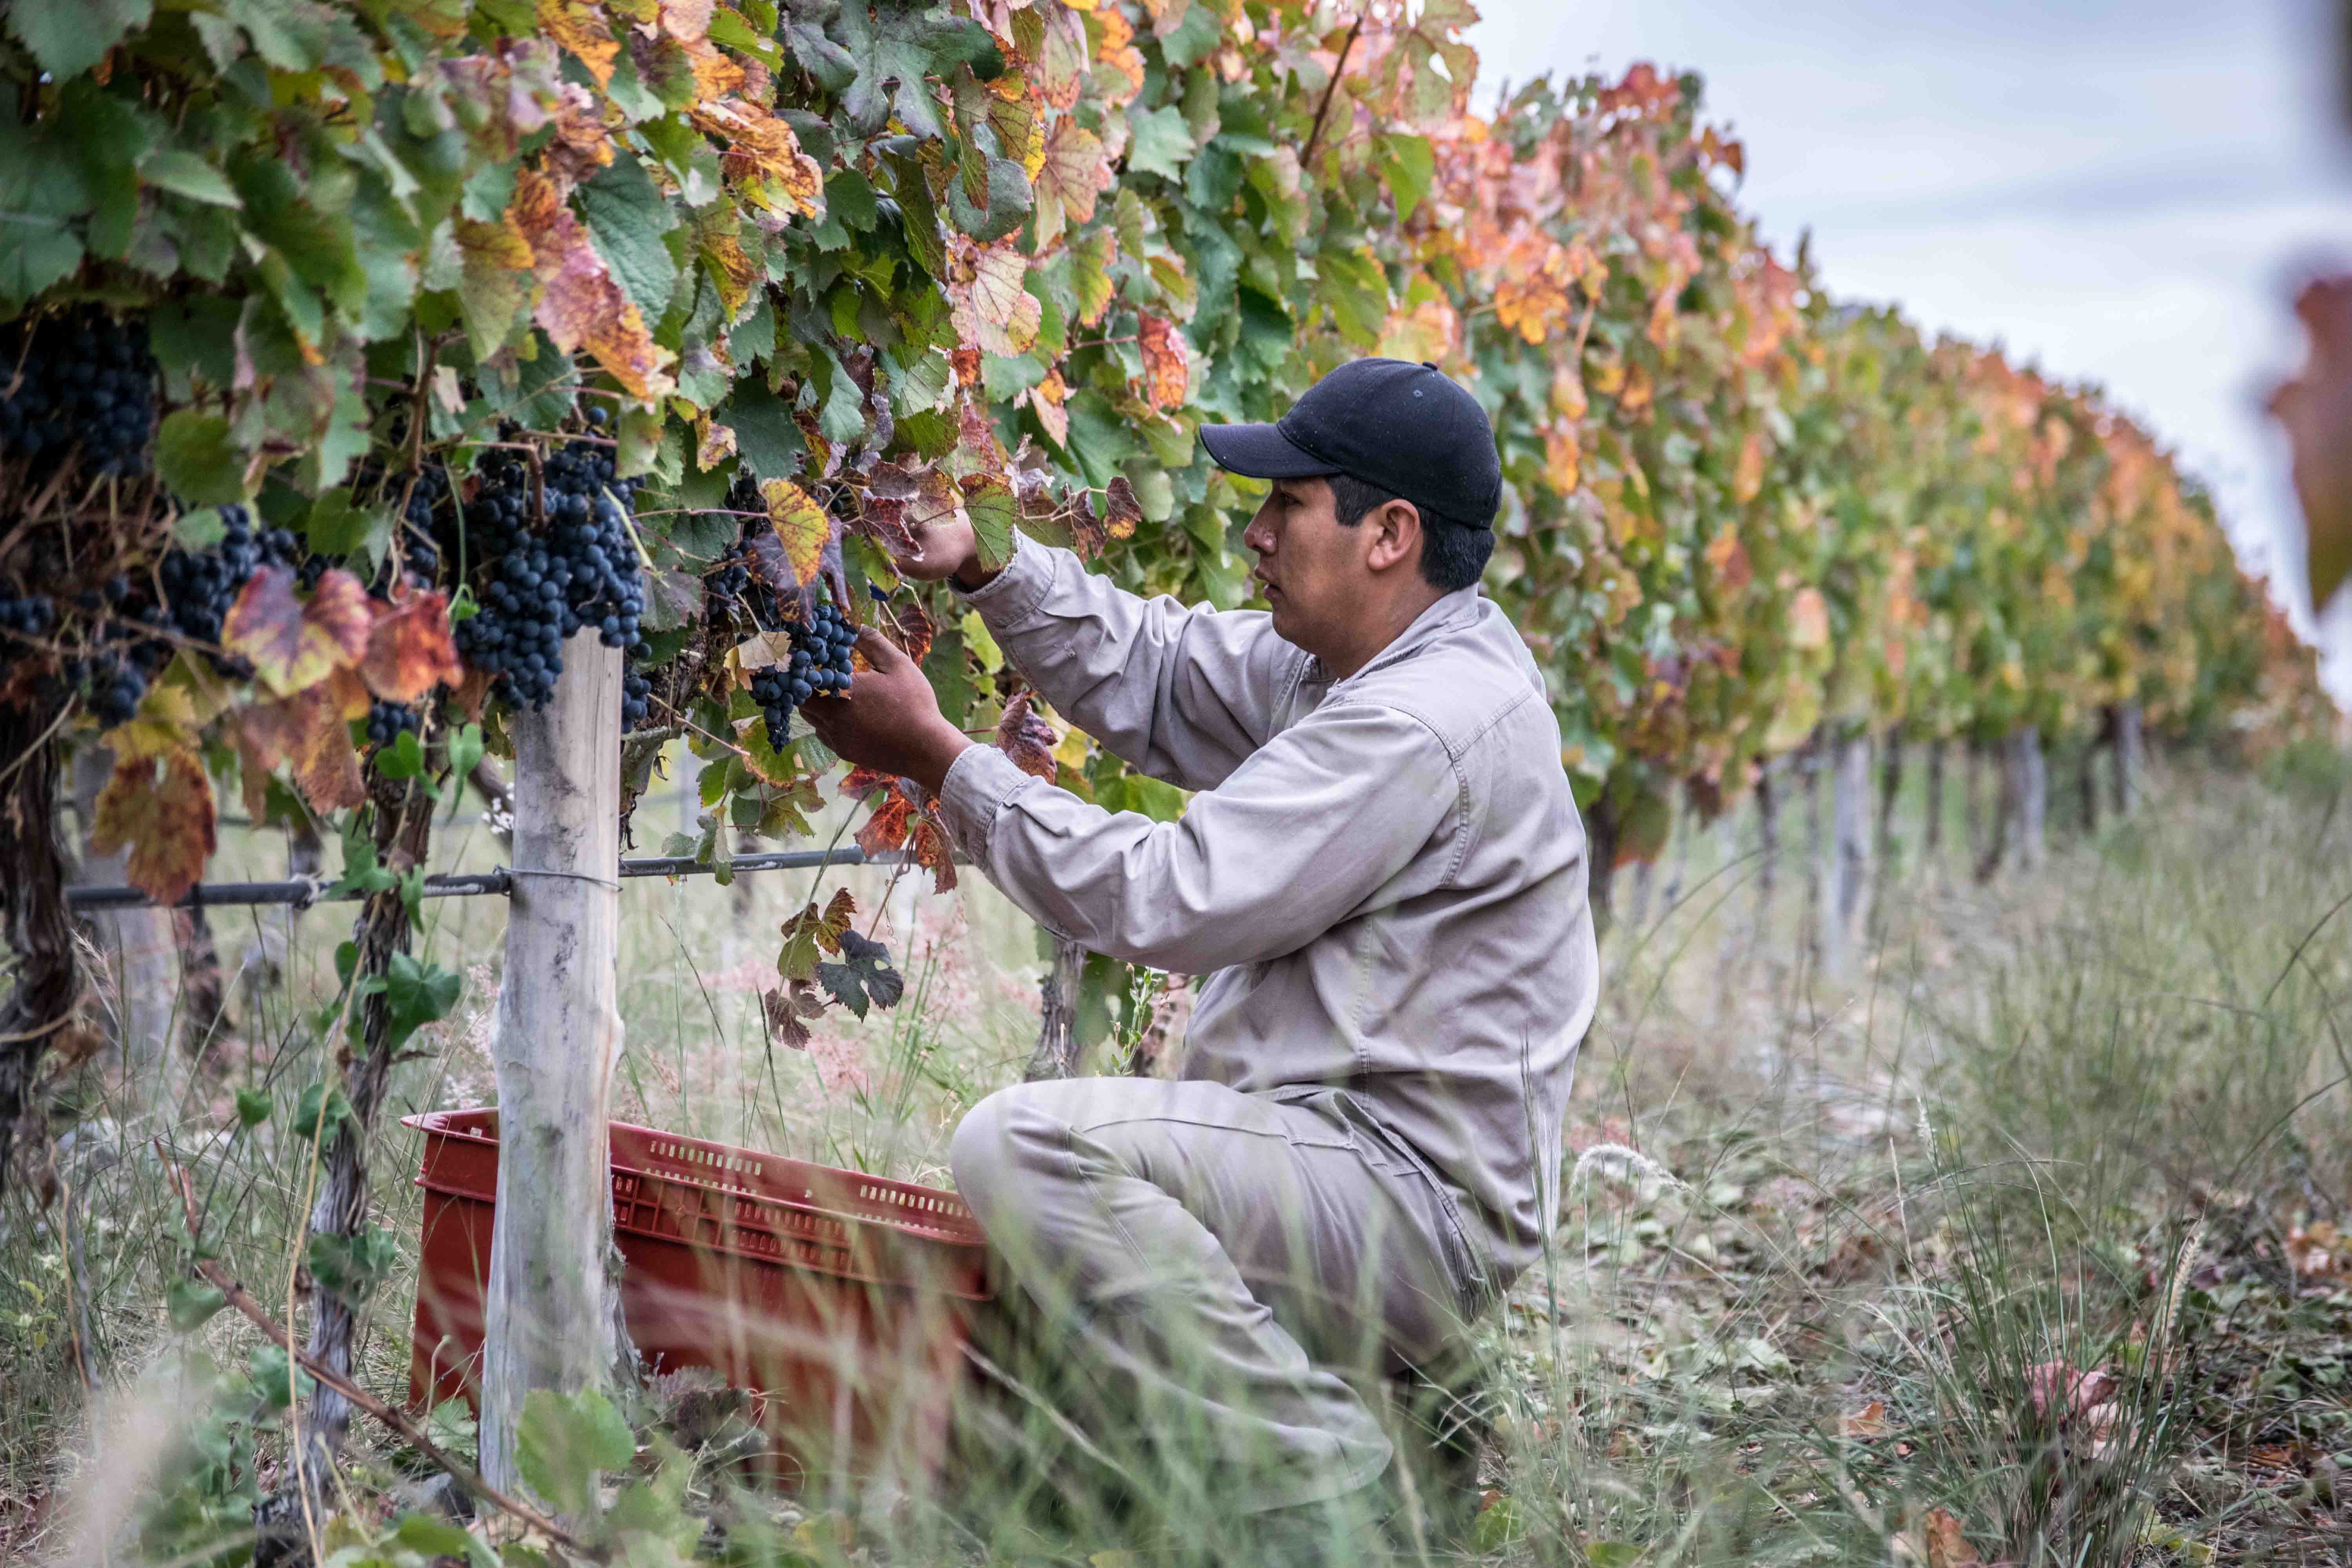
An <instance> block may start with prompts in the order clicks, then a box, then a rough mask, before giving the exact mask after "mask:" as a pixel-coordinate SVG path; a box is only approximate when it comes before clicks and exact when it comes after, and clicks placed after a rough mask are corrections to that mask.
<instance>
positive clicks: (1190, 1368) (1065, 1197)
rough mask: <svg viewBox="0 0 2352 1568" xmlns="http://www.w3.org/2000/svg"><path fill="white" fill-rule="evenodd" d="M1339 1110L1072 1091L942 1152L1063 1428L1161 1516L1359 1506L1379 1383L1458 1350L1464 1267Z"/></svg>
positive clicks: (1333, 1097) (1008, 1107) (1315, 1096)
mask: <svg viewBox="0 0 2352 1568" xmlns="http://www.w3.org/2000/svg"><path fill="white" fill-rule="evenodd" d="M1350 1111H1351V1108H1350V1106H1349V1103H1348V1101H1347V1100H1346V1097H1345V1096H1344V1095H1341V1094H1339V1093H1337V1092H1336V1091H1330V1090H1305V1091H1286V1092H1285V1093H1284V1094H1283V1095H1282V1096H1281V1097H1279V1098H1277V1097H1276V1096H1273V1095H1264V1094H1242V1093H1238V1092H1236V1091H1235V1090H1234V1089H1227V1088H1225V1087H1224V1086H1223V1085H1222V1084H1215V1083H1206V1082H1184V1083H1171V1082H1166V1081H1161V1080H1157V1079H1064V1080H1059V1081H1054V1082H1046V1083H1033V1084H1024V1085H1022V1086H1020V1087H1018V1088H1014V1089H1003V1090H1001V1091H999V1092H998V1093H996V1094H992V1095H991V1096H990V1097H989V1098H988V1099H986V1100H982V1102H981V1103H980V1104H979V1105H978V1106H976V1107H974V1108H973V1110H972V1111H971V1114H970V1115H969V1116H967V1117H966V1118H965V1119H964V1121H963V1124H962V1125H961V1127H959V1128H958V1129H957V1130H956V1134H955V1141H954V1145H953V1149H952V1152H951V1153H950V1159H951V1161H952V1163H953V1164H954V1168H955V1178H956V1185H957V1186H958V1188H959V1189H960V1190H961V1192H962V1194H963V1196H964V1199H965V1201H966V1202H967V1203H969V1204H970V1205H971V1207H972V1210H973V1212H974V1213H975V1214H977V1215H979V1217H980V1221H981V1224H982V1226H985V1227H986V1229H987V1231H988V1236H989V1239H990V1242H991V1243H992V1246H993V1247H995V1248H996V1250H997V1251H998V1252H999V1253H1000V1254H1001V1255H1002V1258H1003V1263H1004V1266H1005V1268H1006V1269H1007V1270H1008V1271H1009V1273H1010V1274H1011V1276H1012V1278H1013V1281H1014V1282H1015V1283H1017V1284H1018V1286H1019V1287H1020V1289H1021V1291H1022V1292H1023V1293H1024V1295H1025V1296H1027V1297H1028V1298H1029V1299H1030V1300H1031V1302H1032V1303H1033V1304H1034V1307H1035V1308H1036V1309H1037V1310H1038V1311H1039V1312H1040V1314H1041V1317H1042V1320H1043V1323H1042V1333H1043V1335H1044V1336H1045V1339H1046V1341H1047V1342H1048V1344H1049V1346H1050V1347H1051V1348H1050V1350H1049V1352H1048V1354H1049V1355H1051V1356H1052V1357H1053V1358H1054V1359H1055V1363H1056V1367H1055V1370H1056V1373H1057V1375H1058V1376H1059V1378H1060V1379H1061V1381H1062V1382H1063V1384H1064V1385H1065V1386H1072V1387H1076V1388H1078V1389H1081V1390H1083V1391H1084V1394H1083V1397H1084V1400H1085V1405H1086V1406H1087V1408H1085V1409H1082V1410H1081V1409H1073V1410H1072V1411H1071V1412H1070V1414H1071V1415H1074V1416H1075V1417H1076V1419H1077V1420H1078V1422H1079V1424H1080V1425H1081V1426H1083V1427H1085V1428H1087V1430H1088V1432H1089V1435H1090V1436H1093V1437H1094V1438H1095V1439H1096V1441H1097V1443H1098V1444H1099V1445H1100V1446H1101V1447H1103V1448H1104V1449H1106V1450H1107V1451H1108V1452H1109V1453H1111V1454H1113V1455H1115V1456H1117V1457H1118V1460H1119V1462H1121V1463H1122V1464H1124V1465H1129V1466H1136V1467H1139V1468H1141V1469H1143V1470H1144V1471H1146V1472H1152V1471H1157V1472H1159V1473H1157V1474H1150V1473H1147V1474H1146V1475H1145V1476H1144V1477H1143V1478H1142V1479H1145V1480H1146V1482H1147V1483H1148V1484H1149V1485H1150V1486H1151V1487H1152V1488H1153V1489H1154V1491H1155V1493H1156V1494H1157V1495H1161V1496H1173V1495H1175V1494H1177V1493H1181V1492H1192V1491H1194V1490H1195V1489H1199V1490H1200V1492H1201V1493H1202V1495H1203V1496H1205V1497H1208V1498H1210V1499H1213V1501H1214V1506H1216V1507H1218V1508H1220V1509H1221V1510H1225V1511H1230V1512H1234V1513H1252V1512H1257V1511H1262V1510H1267V1509H1274V1508H1282V1507H1288V1506H1293V1505H1297V1504H1300V1503H1307V1502H1314V1501H1318V1500H1323V1499H1327V1498H1332V1497H1337V1496H1339V1495H1341V1494H1343V1493H1346V1492H1349V1491H1351V1490H1353V1489H1357V1488H1360V1487H1362V1486H1365V1485H1367V1484H1369V1483H1370V1482H1371V1481H1372V1480H1373V1479H1375V1478H1377V1477H1378V1476H1379V1475H1380V1474H1381V1471H1382V1469H1383V1468H1386V1467H1387V1465H1388V1463H1389V1460H1390V1458H1391V1447H1390V1442H1389V1438H1388V1436H1386V1434H1385V1433H1384V1432H1383V1430H1382V1428H1381V1423H1380V1421H1379V1420H1378V1419H1377V1418H1376V1417H1375V1416H1374V1415H1373V1409H1372V1405H1373V1402H1374V1401H1376V1400H1377V1398H1378V1393H1377V1387H1376V1384H1377V1380H1378V1378H1379V1377H1380V1376H1381V1374H1383V1373H1398V1372H1401V1371H1402V1370H1404V1369H1405V1368H1408V1367H1420V1368H1424V1369H1426V1368H1428V1367H1430V1366H1431V1365H1432V1364H1433V1363H1437V1362H1440V1361H1441V1360H1443V1359H1444V1357H1445V1356H1446V1354H1447V1352H1449V1351H1451V1350H1454V1349H1455V1348H1456V1347H1458V1345H1459V1343H1460V1342H1461V1339H1462V1333H1461V1330H1462V1325H1463V1322H1464V1320H1465V1317H1466V1315H1467V1312H1468V1310H1470V1309H1471V1307H1472V1305H1473V1303H1474V1302H1475V1300H1476V1297H1477V1295H1478V1294H1479V1291H1478V1290H1477V1289H1476V1288H1475V1285H1474V1283H1473V1280H1474V1279H1475V1274H1476V1269H1477V1265H1476V1263H1475V1256H1476V1255H1475V1254H1474V1253H1473V1252H1472V1251H1471V1250H1470V1248H1469V1247H1468V1245H1467V1243H1466V1242H1465V1240H1464V1237H1463V1230H1462V1226H1461V1224H1460V1221H1459V1218H1458V1216H1457V1215H1456V1214H1455V1213H1454V1208H1453V1205H1452V1203H1451V1200H1450V1199H1449V1198H1448V1197H1447V1196H1446V1195H1445V1194H1444V1192H1443V1191H1442V1189H1440V1188H1439V1187H1438V1186H1437V1184H1436V1183H1435V1181H1434V1179H1433V1177H1431V1176H1429V1175H1428V1174H1427V1173H1425V1172H1423V1171H1422V1170H1420V1169H1417V1168H1416V1166H1415V1164H1414V1163H1413V1162H1412V1161H1411V1160H1410V1159H1409V1158H1408V1157H1407V1156H1406V1155H1404V1154H1403V1152H1402V1151H1400V1150H1398V1149H1396V1148H1395V1147H1393V1146H1392V1145H1391V1144H1389V1143H1388V1142H1387V1141H1386V1140H1385V1139H1383V1138H1381V1136H1380V1135H1379V1134H1378V1133H1376V1132H1374V1131H1371V1130H1370V1129H1369V1128H1367V1127H1365V1126H1363V1125H1362V1124H1361V1123H1360V1121H1358V1120H1357V1119H1356V1118H1355V1117H1354V1116H1353V1115H1351V1114H1350Z"/></svg>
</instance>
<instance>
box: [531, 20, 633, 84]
mask: <svg viewBox="0 0 2352 1568" xmlns="http://www.w3.org/2000/svg"><path fill="white" fill-rule="evenodd" d="M538 15H539V26H540V30H541V32H543V33H545V34H546V35H547V36H548V37H551V38H552V39H554V40H555V41H556V42H557V43H558V44H560V45H562V47H564V48H566V49H568V50H570V51H571V52H572V54H573V55H574V56H575V57H577V58H578V59H579V61H580V63H581V64H582V65H583V66H585V67H587V68H588V74H589V75H590V76H592V77H594V78H595V79H596V85H597V86H598V87H600V88H602V87H610V86H612V84H613V62H614V60H615V59H617V58H620V53H621V46H620V42H619V40H617V39H615V38H614V37H613V24H612V21H611V19H610V18H608V17H607V16H605V15H604V8H603V7H602V6H599V5H586V4H583V3H582V0H539V6H538Z"/></svg>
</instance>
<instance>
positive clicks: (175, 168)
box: [139, 147, 245, 207]
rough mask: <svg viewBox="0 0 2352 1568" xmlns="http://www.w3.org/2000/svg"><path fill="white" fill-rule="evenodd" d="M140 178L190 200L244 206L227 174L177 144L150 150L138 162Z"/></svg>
mask: <svg viewBox="0 0 2352 1568" xmlns="http://www.w3.org/2000/svg"><path fill="white" fill-rule="evenodd" d="M139 177H140V178H141V179H142V180H144V181H146V182H147V183H148V184H151V185H153V186H154V187H155V188H156V189H158V190H163V191H169V192H171V193H172V194H173V195H175V196H185V197H187V198H188V199H189V200H190V201H192V202H205V203H207V204H209V205H213V206H219V207H237V206H243V205H245V203H244V201H243V200H242V199H241V198H240V197H239V196H238V195H237V194H236V186H234V185H232V184H229V183H228V176H227V175H226V174H222V173H221V172H220V171H219V170H218V169H215V168H214V167H213V166H212V165H211V164H210V163H205V161H204V160H203V159H202V158H199V157H197V156H196V155H195V154H194V153H189V152H184V151H183V150H181V149H179V148H177V147H166V148H163V150H162V151H160V152H156V153H150V154H149V155H148V156H147V158H146V160H145V161H144V162H143V163H141V164H140V165H139Z"/></svg>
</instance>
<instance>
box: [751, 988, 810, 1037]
mask: <svg viewBox="0 0 2352 1568" xmlns="http://www.w3.org/2000/svg"><path fill="white" fill-rule="evenodd" d="M801 995H802V993H801V991H800V988H799V987H798V986H795V987H793V989H792V990H791V991H787V990H786V989H785V988H784V987H782V986H781V985H778V986H772V987H771V988H770V989H768V990H766V991H762V992H761V993H760V1016H761V1018H763V1019H764V1020H765V1021H766V1023H767V1026H768V1038H769V1039H771V1040H773V1041H776V1042H778V1043H779V1044H781V1045H782V1046H784V1047H786V1048H787V1049H790V1050H795V1051H804V1050H806V1049H808V1046H809V1038H810V1036H809V1026H808V1025H807V1023H806V1022H805V1021H804V1015H803V1013H802V1010H801V1009H802V1002H801V1000H800V997H801ZM811 1001H813V1002H814V998H811ZM814 1005H816V1006H817V1007H818V1008H819V1009H820V1010H822V1009H823V1007H824V1004H823V1003H822V1002H815V1004H814Z"/></svg>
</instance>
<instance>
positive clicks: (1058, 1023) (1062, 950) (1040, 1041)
mask: <svg viewBox="0 0 2352 1568" xmlns="http://www.w3.org/2000/svg"><path fill="white" fill-rule="evenodd" d="M1086 973H1087V950H1086V949H1085V948H1084V947H1083V946H1081V945H1080V944H1079V943H1077V942H1066V941H1065V940H1063V939H1062V938H1060V937H1055V939H1054V967H1053V968H1052V969H1050V970H1048V971H1046V973H1045V982H1044V984H1042V985H1041V986H1040V988H1039V989H1040V992H1041V994H1040V997H1039V1004H1040V1005H1039V1006H1038V1009H1037V1014H1038V1017H1037V1049H1036V1050H1035V1052H1034V1053H1033V1054H1032V1055H1031V1056H1030V1058H1029V1068H1028V1070H1027V1071H1026V1072H1024V1073H1023V1074H1022V1075H1021V1076H1022V1078H1023V1079H1024V1080H1025V1081H1027V1082H1030V1083H1035V1082H1036V1081H1037V1080H1038V1079H1048V1078H1068V1077H1070V1076H1071V1075H1073V1074H1074V1073H1076V1071H1077V1070H1078V987H1079V985H1080V984H1083V983H1084V981H1085V979H1086Z"/></svg>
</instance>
